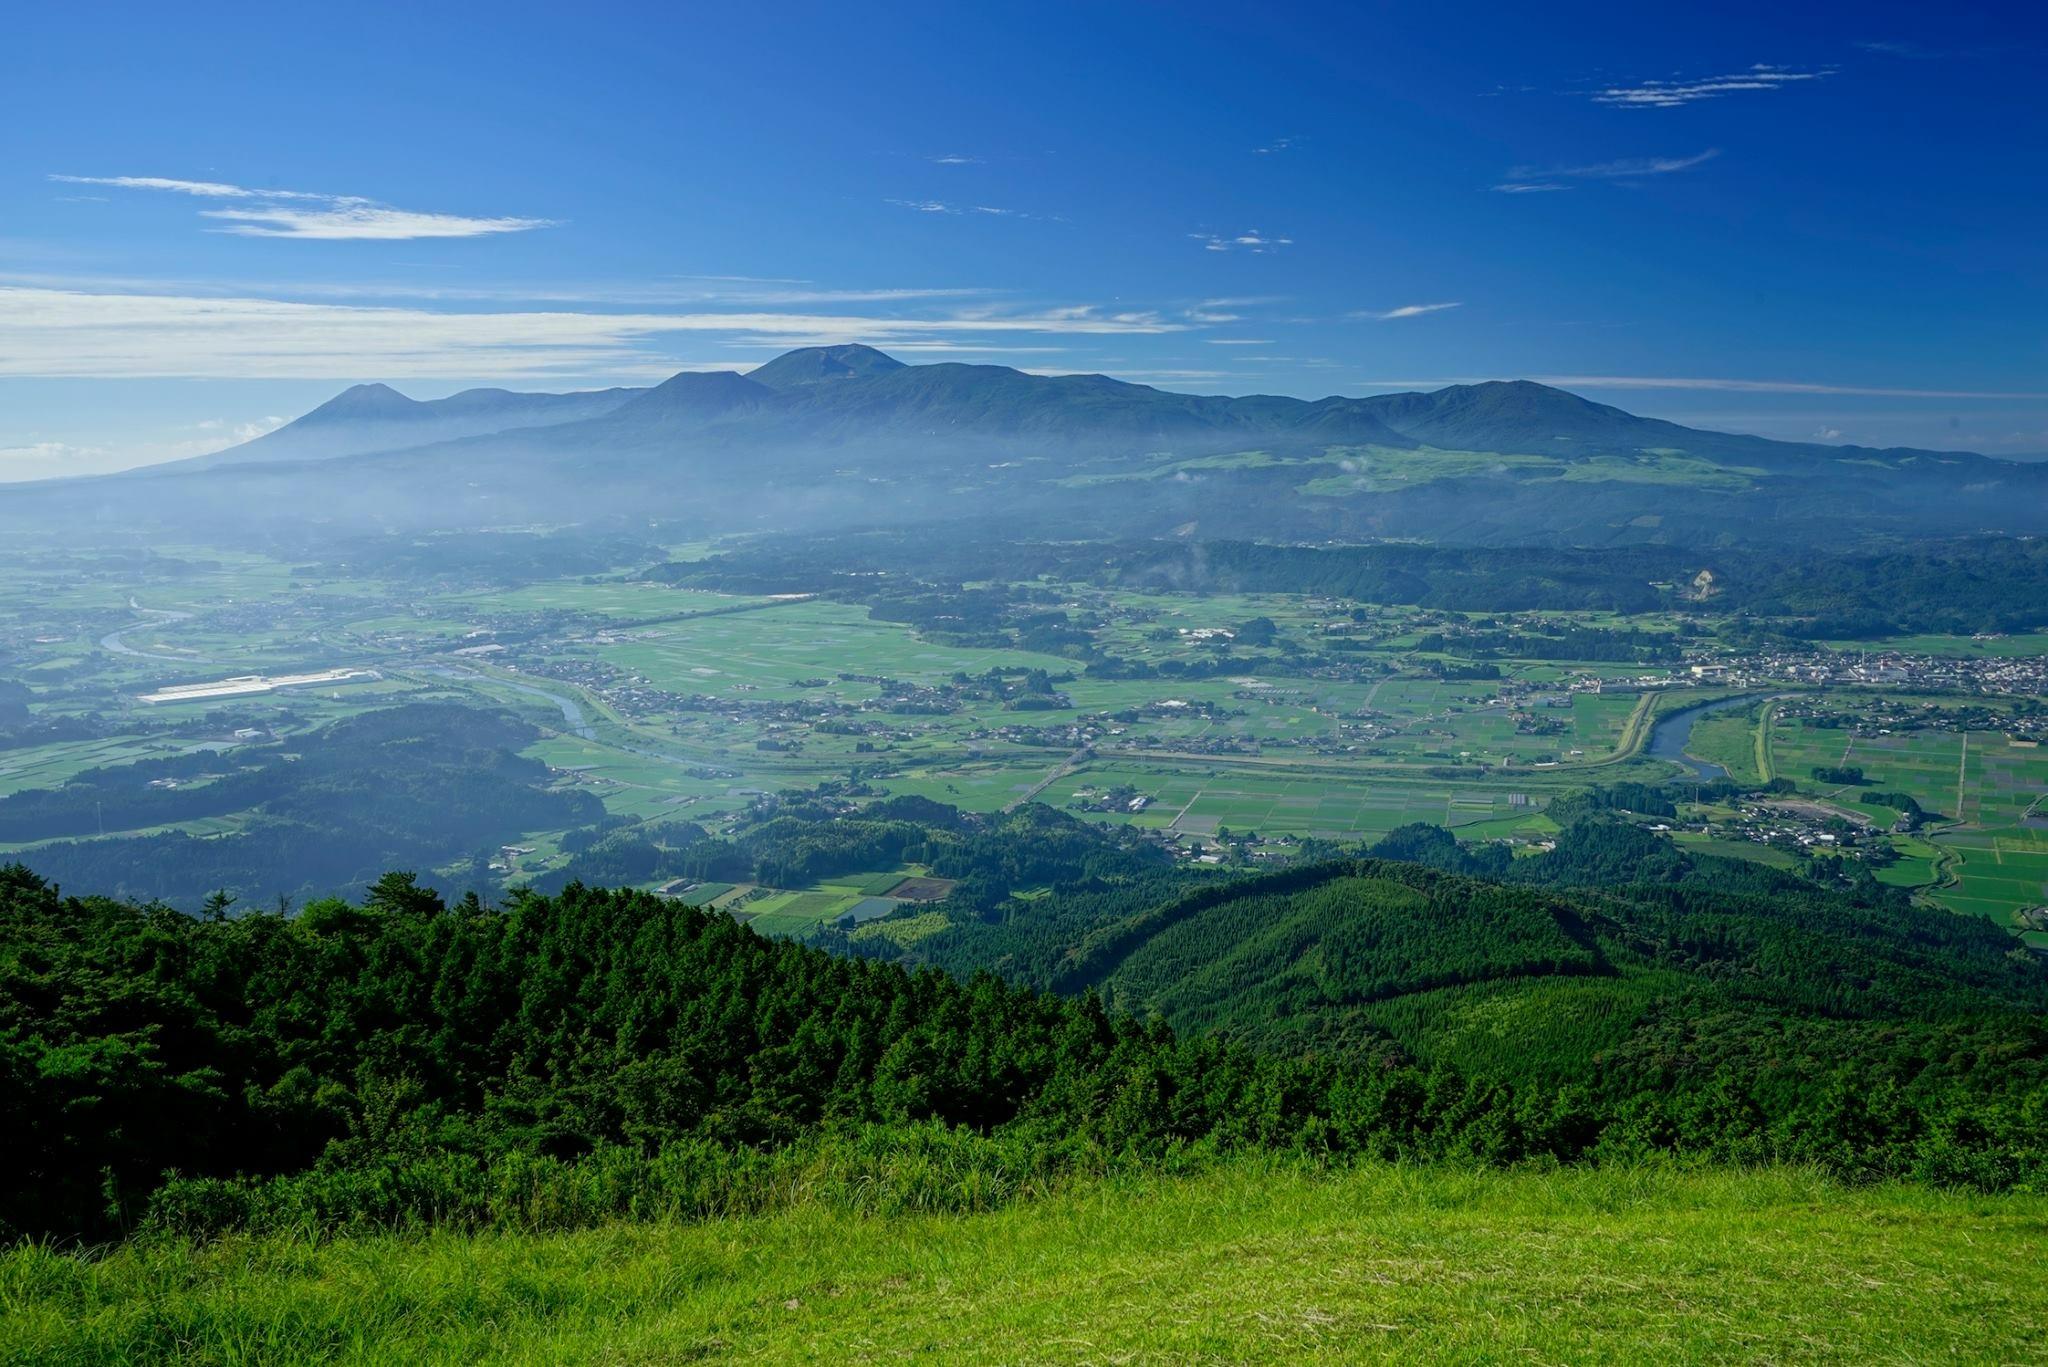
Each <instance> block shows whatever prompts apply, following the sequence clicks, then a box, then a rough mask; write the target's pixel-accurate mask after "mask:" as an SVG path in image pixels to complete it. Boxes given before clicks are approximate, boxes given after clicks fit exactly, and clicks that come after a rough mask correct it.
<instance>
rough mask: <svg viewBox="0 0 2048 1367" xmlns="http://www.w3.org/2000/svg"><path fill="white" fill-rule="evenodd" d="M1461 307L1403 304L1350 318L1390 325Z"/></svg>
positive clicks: (1368, 310) (1449, 304)
mask: <svg viewBox="0 0 2048 1367" xmlns="http://www.w3.org/2000/svg"><path fill="white" fill-rule="evenodd" d="M1463 307H1464V304H1462V303H1459V302H1452V303H1448V304H1403V305H1401V307H1399V308H1393V309H1381V310H1373V309H1364V310H1361V311H1359V312H1357V313H1354V314H1352V315H1351V316H1352V317H1354V318H1370V319H1372V320H1374V321H1375V322H1380V323H1390V322H1392V321H1394V320H1395V319H1397V318H1420V317H1421V316H1422V315H1423V314H1425V313H1442V312H1443V311H1444V310H1445V309H1456V308H1463Z"/></svg>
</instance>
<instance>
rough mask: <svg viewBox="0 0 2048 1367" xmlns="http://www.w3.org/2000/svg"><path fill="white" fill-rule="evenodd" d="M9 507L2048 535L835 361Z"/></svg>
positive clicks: (1131, 392)
mask: <svg viewBox="0 0 2048 1367" xmlns="http://www.w3.org/2000/svg"><path fill="white" fill-rule="evenodd" d="M173 485H175V486H176V487H175V492H174V491H173V487H172V486H173ZM145 490H146V492H144V491H145ZM13 505H14V506H15V507H17V508H18V509H19V510H20V512H19V515H20V516H24V517H30V518H33V517H38V516H40V517H45V518H53V519H61V518H63V517H65V516H78V515H80V514H87V515H90V516H92V517H94V518H98V519H101V520H106V521H111V522H116V523H122V522H129V523H152V524H154V523H179V522H188V523H190V524H192V525H202V524H206V523H211V522H229V523H232V524H233V525H235V526H237V527H244V526H247V525H249V523H250V521H251V520H252V519H260V520H268V521H278V522H306V521H311V522H317V523H321V524H327V525H343V526H349V527H352V528H356V529H372V528H384V529H397V528H410V529H420V530H446V529H453V528H457V527H471V526H516V525H529V524H535V523H543V524H548V525H560V524H563V523H568V522H578V521H587V520H591V519H603V518H621V517H623V518H627V519H634V520H645V519H649V518H656V519H658V518H673V517H684V518H688V519H691V520H694V521H696V522H698V523H700V524H701V525H702V526H703V527H704V528H705V529H706V530H707V532H709V533H712V534H719V533H723V532H728V531H734V530H760V531H776V530H809V529H819V528H824V527H833V528H844V527H887V526H900V525H906V524H924V523H935V522H936V523H946V522H955V521H958V520H961V519H974V518H991V517H993V518H999V519H1001V520H1002V522H1003V523H1004V525H1008V526H1012V527H1016V528H1019V529H1021V528H1023V527H1024V526H1025V525H1026V524H1027V523H1028V524H1029V525H1030V527H1031V528H1032V534H1033V535H1037V536H1040V537H1047V538H1052V539H1060V540H1066V539H1073V540H1094V539H1101V538H1104V537H1110V538H1124V537H1129V536H1134V535H1135V536H1172V537H1176V538H1190V537H1191V538H1196V539H1208V538H1221V539H1226V540H1256V541H1274V542H1298V543H1319V542H1358V541H1367V540H1374V539H1388V538H1393V539H1400V540H1423V541H1440V542H1445V543H1454V544H1474V545H1546V546H1605V545H1615V544H1635V543H1646V542H1647V543H1660V544H1695V545H1696V544H1720V543H1730V542H1736V543H1752V542H1763V541H1787V540H1790V541H1796V542H1800V543H1805V544H1812V543H1815V542H1817V541H1826V542H1830V543H1833V544H1842V545H1847V544H1861V543H1867V542H1869V541H1870V540H1871V539H1872V538H1873V537H1876V538H1889V539H1894V540H1898V539H1913V538H1918V537H1924V536H1952V535H1967V534H1981V533H1999V534H2010V535H2019V534H2044V533H2048V465H2039V464H2032V465H2030V464H2023V463H2017V462H2010V461H2000V460H1993V459H1991V458H1988V457H1985V456H1980V455H1975V454H1971V453H1968V452H1944V451H1918V450H1875V449H1871V448H1865V447H1844V446H1822V445H1813V444H1804V443H1797V442H1779V441H1771V440H1767V439H1765V438H1762V437H1751V436H1740V435H1735V434H1731V433H1724V432H1710V431H1703V430H1700V429H1696V428H1689V427H1683V426H1680V425H1679V424H1677V423H1672V422H1665V421H1662V420H1660V419H1656V418H1645V417H1639V416H1637V415H1635V414H1632V413H1629V412H1626V411H1625V410H1623V409H1619V408H1615V407H1612V406H1610V405H1607V404H1601V403H1596V402H1593V401H1592V400H1589V399H1586V398H1582V397H1581V396H1579V395H1576V394H1572V393H1569V392H1567V391H1565V390H1561V389H1555V388H1552V387H1550V386H1547V385H1542V384H1537V383H1534V382H1531V381H1527V380H1508V381H1489V382H1486V383H1481V384H1468V385H1454V386H1451V387H1449V388H1445V389H1440V390H1436V391H1434V392H1429V393H1399V394H1378V395H1371V396H1367V397H1346V396H1341V395H1332V396H1329V397H1326V398H1321V399H1312V400H1311V399H1298V398H1292V397H1287V396H1282V395H1270V394H1252V395H1244V396H1227V395H1205V394H1184V393H1177V392H1174V391H1170V390H1162V389H1155V388H1152V387H1151V386H1148V385H1142V384H1132V383H1127V382H1125V381H1121V380H1116V379H1113V378H1111V377H1109V376H1106V375H1034V374H1029V373H1027V372H1024V371H1020V370H1015V369H1012V368H1010V367H1008V366H998V365H967V364H962V363H958V362H941V363H937V364H932V365H905V364H903V363H902V362H901V361H899V360H897V359H896V358H894V357H891V356H889V355H887V354H886V353H884V352H881V351H878V350H876V349H875V348H873V347H868V346H861V345H841V346H827V347H803V348H799V349H797V350H794V351H791V352H788V353H786V354H784V355H781V356H778V357H776V358H774V359H773V360H770V361H768V362H767V363H766V364H764V365H761V366H759V367H756V368H755V369H753V370H751V371H749V372H747V373H744V374H742V373H740V372H738V371H733V370H723V371H684V372H682V373H679V374H677V375H674V376H671V377H670V378H669V379H667V380H665V381H663V382H662V383H660V384H658V385H655V386H654V387H652V388H650V389H611V390H601V391H595V392H591V393H580V394H518V393H510V392H507V391H504V390H492V389H481V390H469V391H465V392H464V393H461V394H456V395H452V396H450V397H448V398H445V399H437V400H432V401H428V402H419V401H416V400H413V399H410V398H408V397H406V396H405V395H403V394H401V393H399V392H398V391H397V390H395V389H392V388H390V387H389V386H385V385H358V386H355V387H353V388H351V389H348V390H346V391H344V392H343V393H341V394H339V395H337V396H336V397H335V398H334V399H332V400H330V401H329V402H328V403H326V404H323V405H321V406H320V407H319V408H317V409H315V410H313V411H312V412H310V413H308V414H306V415H305V416H304V417H302V418H300V419H299V420H298V421H296V422H293V423H290V424H288V425H287V426H285V427H283V428H280V429H278V430H277V431H276V432H273V433H271V434H269V435H268V436H265V437H261V438H258V439H257V440H255V441H253V442H248V443H245V444H244V445H242V446H238V447H234V448H231V449H230V450H227V451H222V452H218V453H215V454H214V455H211V456H207V457H202V458H200V459H198V460H195V461H186V462H181V463H177V464H173V465H168V466H158V467H153V468H150V469H147V470H143V471H136V472H131V473H129V474H126V475H113V476H104V477H100V478H98V479H93V480H74V481H52V482H49V483H46V484H43V485H40V486H36V490H35V492H33V493H31V492H30V490H29V489H28V488H26V487H21V488H20V490H19V492H18V493H16V494H15V495H13ZM38 509H41V510H42V511H40V512H38V511H36V510H38ZM4 511H5V510H4V509H0V512H4Z"/></svg>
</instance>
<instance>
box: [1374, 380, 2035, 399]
mask: <svg viewBox="0 0 2048 1367" xmlns="http://www.w3.org/2000/svg"><path fill="white" fill-rule="evenodd" d="M1501 378H1502V377H1501V376H1499V375H1451V376H1437V377H1435V378H1431V379H1419V380H1415V379H1410V380H1359V381H1356V382H1355V384H1356V386H1357V387H1358V388H1362V389H1373V390H1391V389H1442V388H1444V387H1446V386H1448V385H1459V384H1490V383H1494V382H1497V381H1499V380H1500V379H1501ZM1514 378H1518V379H1524V380H1530V381H1533V382H1535V383H1536V384H1547V385H1552V386H1555V387H1556V388H1559V389H1669V390H1714V391H1723V392H1727V393H1735V394H1830V395H1838V396H1848V397H1853V398H1871V399H2018V400H2029V399H2048V391H2043V392H2038V393H2020V392H2013V391H2006V390H1982V389H1912V388H1892V387H1888V386H1884V385H1843V384H1819V383H1814V382H1810V381H1806V380H1736V379H1722V378H1719V377H1712V376H1708V377H1701V376H1673V375H1522V376H1517V377H1514Z"/></svg>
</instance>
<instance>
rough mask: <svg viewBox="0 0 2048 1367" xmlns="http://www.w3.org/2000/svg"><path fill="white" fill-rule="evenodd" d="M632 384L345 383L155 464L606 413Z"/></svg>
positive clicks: (344, 451) (326, 453)
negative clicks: (222, 442) (433, 390)
mask: <svg viewBox="0 0 2048 1367" xmlns="http://www.w3.org/2000/svg"><path fill="white" fill-rule="evenodd" d="M644 392H645V391H643V390H638V389H599V390H591V391H587V392H581V393H570V394H539V393H520V392H518V391H515V390H510V389H465V390H463V391H462V392H461V393H459V394H450V395H449V396H448V397H447V398H445V399H427V400H420V399H411V398H407V397H406V396H405V395H403V394H401V393H399V392H398V391H397V390H395V389H393V388H392V387H391V386H390V385H387V384H359V385H351V386H350V387H349V388H347V389H344V390H343V391H342V392H341V393H339V394H337V395H335V396H334V397H333V398H331V399H329V400H328V401H327V402H326V403H323V404H321V405H320V406H319V407H318V408H316V409H314V410H313V411H312V412H310V413H307V414H306V415H305V416H304V417H301V418H299V419H297V420H296V421H293V422H289V423H286V424H285V425H284V426H283V427H280V428H278V429H277V430H276V431H273V432H267V433H265V434H264V435H263V436H260V437H257V438H256V439H255V440H253V441H246V442H243V443H242V444H241V445H239V446H231V447H229V448H227V449H226V450H224V451H215V452H212V453H211V454H208V455H204V456H194V457H192V458H191V459H189V460H182V461H176V462H173V463H172V464H171V465H169V466H153V467H149V468H150V469H154V470H164V469H176V470H179V471H190V470H206V469H212V468H214V467H217V466H222V465H242V464H249V463H254V462H266V461H305V460H332V459H335V458H337V457H341V456H360V455H372V454H375V453H377V452H380V451H397V450H402V449H404V448H407V447H412V446H425V445H429V444H431V443H433V442H440V441H454V440H458V439H460V438H463V437H476V436H489V435H492V434H494V433H498V432H509V431H516V430H520V429H525V428H534V427H548V426H553V425H555V424H557V423H565V422H579V421H583V420H585V419H589V418H597V417H602V416H604V415H605V414H607V413H610V412H613V411H614V410H616V409H618V408H619V407H620V406H622V405H623V404H625V403H627V402H628V401H630V400H631V399H633V398H634V397H635V396H637V395H639V394H641V393H644Z"/></svg>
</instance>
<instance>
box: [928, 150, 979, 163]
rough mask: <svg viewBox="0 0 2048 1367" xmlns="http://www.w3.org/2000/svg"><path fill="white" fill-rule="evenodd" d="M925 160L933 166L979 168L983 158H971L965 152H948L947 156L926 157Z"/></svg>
mask: <svg viewBox="0 0 2048 1367" xmlns="http://www.w3.org/2000/svg"><path fill="white" fill-rule="evenodd" d="M925 160H926V161H928V162H930V163H931V164H932V165H934V166H979V165H981V158H980V157H970V156H968V155H967V154H966V153H964V152H948V153H946V154H945V155H944V156H938V157H926V158H925Z"/></svg>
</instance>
